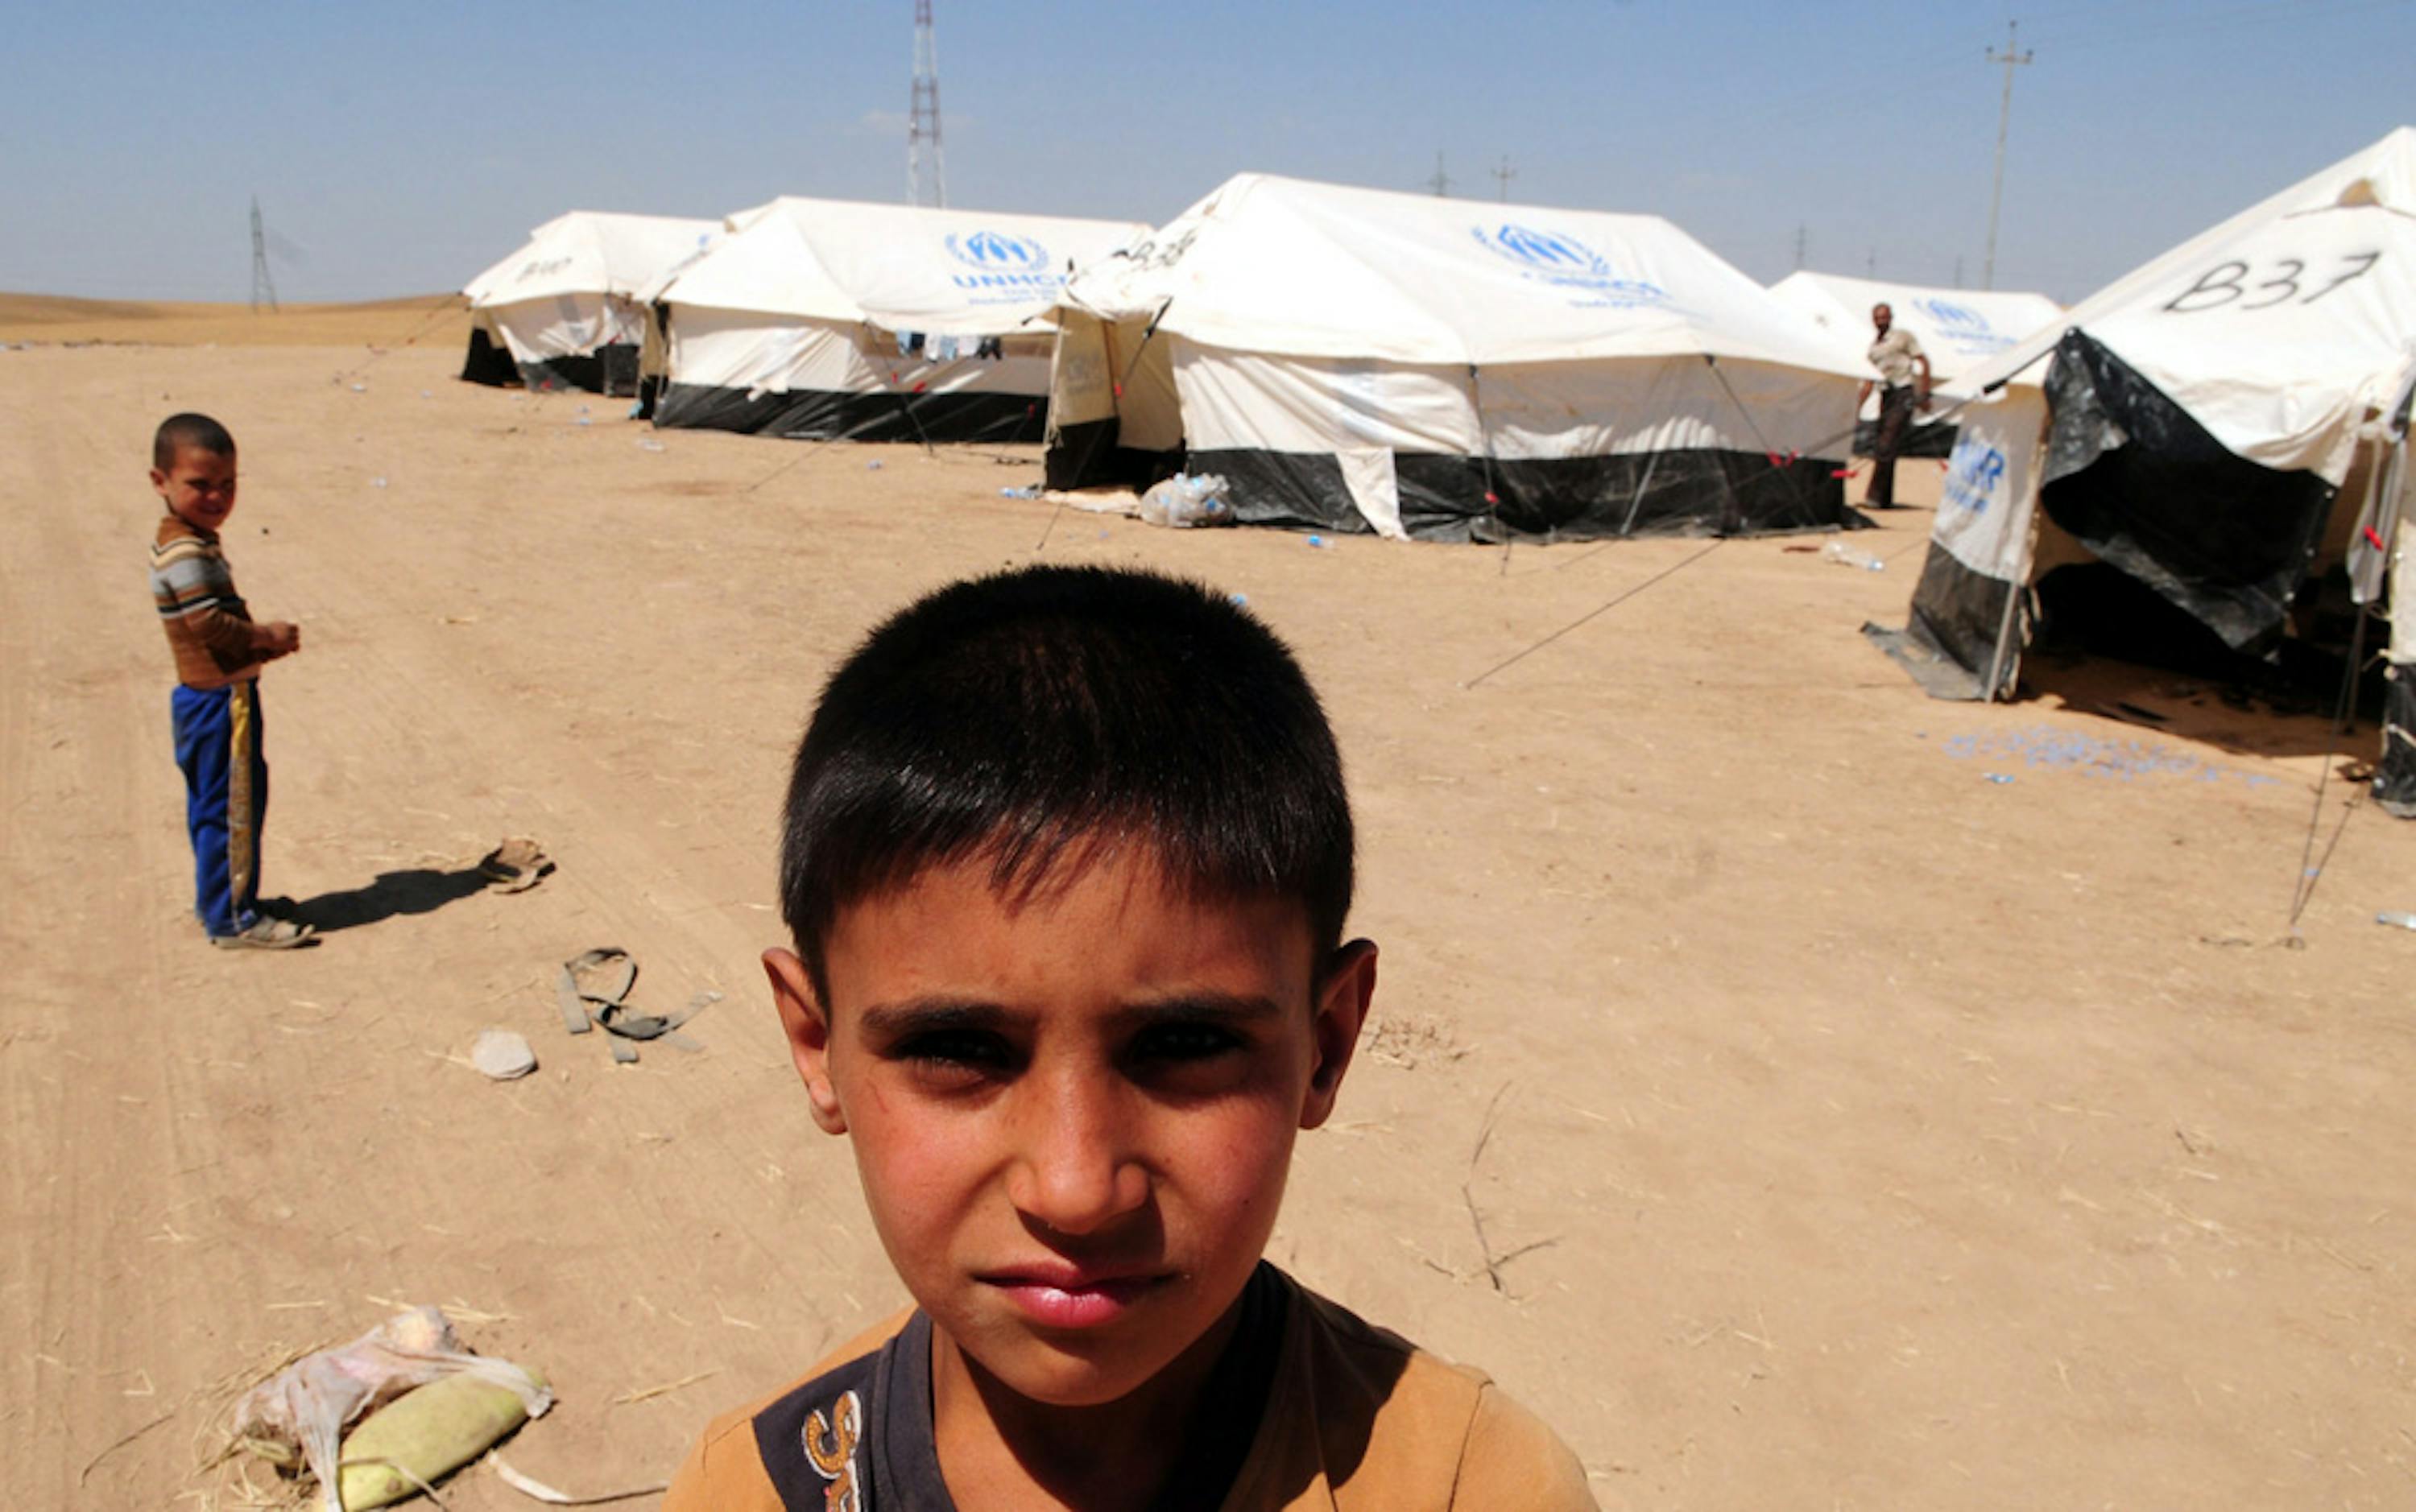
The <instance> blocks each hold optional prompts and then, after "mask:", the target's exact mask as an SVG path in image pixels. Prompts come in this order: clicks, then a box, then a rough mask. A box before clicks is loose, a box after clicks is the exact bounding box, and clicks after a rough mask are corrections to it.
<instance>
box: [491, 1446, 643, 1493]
mask: <svg viewBox="0 0 2416 1512" xmlns="http://www.w3.org/2000/svg"><path fill="white" fill-rule="evenodd" d="M487 1468H488V1469H490V1470H491V1471H493V1472H494V1473H495V1478H496V1479H497V1480H500V1481H502V1482H503V1483H504V1484H505V1485H506V1486H509V1487H510V1488H511V1489H512V1490H516V1491H518V1492H520V1493H521V1495H522V1496H527V1497H533V1498H535V1499H536V1500H537V1501H540V1502H545V1503H548V1504H550V1505H554V1506H596V1505H601V1504H603V1503H605V1502H633V1501H636V1500H637V1499H638V1498H639V1497H641V1496H652V1495H654V1494H655V1493H656V1492H657V1491H667V1490H671V1489H672V1484H671V1482H670V1481H667V1480H666V1481H657V1483H655V1484H654V1485H652V1486H632V1487H630V1488H629V1489H628V1490H625V1491H605V1492H602V1493H601V1494H599V1495H595V1496H573V1495H571V1494H570V1493H569V1492H568V1491H558V1490H554V1489H553V1488H552V1487H551V1486H549V1485H547V1484H546V1483H545V1482H543V1481H541V1480H536V1479H533V1478H531V1477H530V1476H527V1475H521V1473H520V1472H519V1471H517V1470H514V1469H513V1468H512V1467H511V1466H509V1465H507V1464H506V1463H504V1457H503V1456H502V1455H501V1454H500V1453H496V1452H494V1451H489V1453H488V1455H487Z"/></svg>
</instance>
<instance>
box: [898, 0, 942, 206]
mask: <svg viewBox="0 0 2416 1512" xmlns="http://www.w3.org/2000/svg"><path fill="white" fill-rule="evenodd" d="M926 145H928V146H929V148H930V155H931V160H930V167H929V176H928V177H927V176H926V173H925V169H924V162H923V151H924V148H925V147H926ZM906 202H907V203H909V204H935V205H941V206H945V205H946V204H947V202H948V168H947V159H946V157H944V155H943V154H942V152H941V150H940V43H939V39H938V37H936V36H935V35H934V34H933V32H932V30H931V0H914V99H913V103H912V106H911V107H910V109H909V111H908V112H907V118H906Z"/></svg>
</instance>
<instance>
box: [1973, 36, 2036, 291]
mask: <svg viewBox="0 0 2416 1512" xmlns="http://www.w3.org/2000/svg"><path fill="white" fill-rule="evenodd" d="M2021 24H2022V23H2021V22H2017V21H2009V22H2005V50H2004V51H2003V52H1998V51H1997V50H1996V49H1995V48H1993V47H1992V48H1990V49H1988V61H1989V62H1990V63H1992V64H1995V63H2001V64H2003V65H2004V66H2005V98H2004V103H2003V104H2001V105H1999V106H1998V107H1997V181H1996V183H1995V184H1994V185H1993V186H1991V187H1990V188H1989V190H1988V255H1987V257H1986V259H1984V260H1983V261H1982V262H1981V263H1980V287H1981V288H1983V289H1994V288H1995V287H1997V211H1998V208H1999V207H2000V206H2001V204H2003V202H2004V199H2005V126H2006V124H2007V123H2008V122H2010V121H2011V120H2012V119H2013V115H2014V70H2015V69H2016V67H2020V66H2021V65H2023V64H2025V63H2028V62H2030V61H2031V58H2032V57H2033V56H2035V54H2033V53H2030V52H2016V51H2015V50H2014V42H2015V39H2016V33H2017V32H2018V31H2019V30H2020V27H2021Z"/></svg>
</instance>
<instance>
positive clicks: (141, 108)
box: [0, 0, 2416, 300]
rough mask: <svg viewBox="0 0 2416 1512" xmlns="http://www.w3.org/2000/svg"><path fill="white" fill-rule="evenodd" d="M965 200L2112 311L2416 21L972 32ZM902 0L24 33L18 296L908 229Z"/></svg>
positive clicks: (2337, 131) (2192, 8)
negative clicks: (838, 217) (1415, 219)
mask: <svg viewBox="0 0 2416 1512" xmlns="http://www.w3.org/2000/svg"><path fill="white" fill-rule="evenodd" d="M936 9H937V11H938V17H939V53H940V79H941V102H942V105H943V108H944V127H945V141H946V150H947V182H948V193H949V202H950V203H952V204H961V205H967V206H972V207H975V208H989V209H1009V210H1028V211H1034V212H1043V213H1056V214H1066V215H1097V216H1102V217H1116V218H1134V219H1141V220H1150V221H1158V220H1164V219H1166V218H1168V217H1170V216H1172V215H1174V214H1175V213H1176V212H1178V211H1180V210H1181V209H1182V208H1183V207H1184V206H1185V205H1186V204H1188V203H1190V202H1192V201H1193V200H1196V199H1198V198H1199V197H1200V195H1202V194H1204V193H1206V192H1207V191H1208V190H1209V189H1210V188H1212V187H1215V186H1216V184H1217V183H1218V182H1219V181H1221V180H1222V179H1223V178H1225V177H1226V176H1227V175H1229V174H1231V173H1233V172H1239V171H1241V170H1244V169H1259V170H1264V171H1268V172H1285V173H1292V174H1298V175H1302V176H1306V177H1314V178H1327V179H1336V180H1340V181H1344V182H1349V183H1356V184H1367V185H1373V186H1378V187H1397V188H1405V189H1407V188H1416V187H1419V186H1420V185H1421V183H1422V181H1424V180H1425V179H1426V178H1427V177H1428V176H1429V175H1431V174H1432V173H1433V172H1434V168H1435V154H1436V152H1437V151H1438V150H1441V151H1442V152H1443V153H1444V154H1445V155H1446V157H1445V161H1446V166H1447V171H1448V172H1449V173H1450V174H1451V176H1452V177H1453V179H1454V180H1455V181H1456V183H1455V186H1454V187H1453V189H1452V192H1453V193H1454V194H1456V195H1460V196H1465V197H1469V198H1483V199H1491V198H1493V197H1494V196H1495V195H1496V193H1497V192H1498V186H1497V184H1496V182H1495V180H1494V179H1493V178H1492V177H1491V176H1490V174H1489V173H1488V172H1487V170H1488V169H1490V168H1491V167H1493V166H1494V165H1496V164H1497V163H1499V162H1500V161H1501V159H1502V157H1504V156H1506V157H1508V158H1509V160H1510V163H1511V165H1512V166H1513V167H1514V168H1515V169H1516V171H1517V174H1518V176H1517V178H1516V179H1515V180H1513V181H1512V183H1511V185H1510V190H1511V198H1512V199H1514V200H1518V201H1524V202H1531V203H1542V204H1557V205H1573V206H1583V207H1588V208H1595V209H1608V210H1623V211H1639V212H1650V213H1654V214H1659V215H1664V216H1668V217H1670V218H1671V219H1673V220H1675V221H1677V222H1678V223H1679V224H1680V225H1682V226H1684V227H1685V228H1686V229H1687V230H1688V231H1690V232H1693V233H1694V234H1695V235H1696V236H1697V237H1698V238H1699V239H1700V240H1702V241H1704V242H1706V243H1708V244H1709V245H1710V246H1711V247H1713V248H1714V250H1716V251H1718V252H1719V253H1720V254H1721V255H1723V256H1725V257H1727V258H1728V259H1729V261H1731V262H1735V263H1737V264H1738V265H1739V266H1740V267H1742V268H1744V271H1745V272H1747V273H1749V274H1751V275H1753V276H1754V277H1757V278H1760V279H1763V280H1765V281H1766V280H1769V279H1773V278H1775V277H1780V276H1781V275H1783V274H1785V273H1786V272H1787V271H1788V270H1789V268H1790V267H1792V266H1793V265H1794V249H1795V240H1796V234H1797V231H1798V228H1799V227H1801V228H1802V229H1803V232H1804V237H1805V240H1806V243H1807V246H1808V248H1809V255H1808V257H1807V259H1806V262H1807V265H1809V266H1812V267H1816V268H1823V269H1826V270H1829V271H1833V272H1841V273H1856V274H1859V273H1863V272H1865V270H1866V268H1869V267H1870V266H1872V264H1873V262H1874V260H1875V262H1876V267H1877V271H1878V272H1879V273H1880V275H1881V276H1883V277H1903V278H1907V279H1911V280H1914V281H1924V282H1934V283H1940V284H1945V283H1952V282H1954V281H1955V272H1956V262H1957V259H1958V258H1959V259H1960V260H1961V268H1962V277H1963V281H1964V282H1965V283H1967V284H1969V285H1971V286H1975V287H1976V286H1977V284H1978V282H1979V279H1980V275H1981V262H1982V256H1983V250H1984V244H1985V241H1986V228H1987V213H1988V184H1989V174H1990V164H1991V156H1992V153H1993V150H1994V145H1995V140H1996V128H1997V112H1998V99H1999V93H2000V90H2001V86H2002V82H2003V78H2004V74H2003V70H2002V69H2001V68H1991V67H1989V66H1988V65H1987V63H1986V60H1985V58H1984V56H1983V52H1984V50H1985V49H1986V47H1987V46H1989V45H1990V44H1991V43H1996V44H2000V45H2001V43H2002V42H2003V39H2004V37H2005V23H2006V22H2007V20H2008V19H2009V18H2011V17H2016V16H2017V17H2019V19H2020V21H2021V44H2022V45H2023V46H2024V47H2025V48H2029V49H2032V50H2034V52H2035V54H2036V58H2037V61H2036V62H2035V63H2034V64H2032V65H2031V66H2030V67H2024V68H2021V69H2019V70H2018V74H2017V77H2016V80H2015V98H2014V112H2013V131H2012V142H2011V146H2010V150H2009V154H2008V158H2007V168H2006V183H2005V198H2004V212H2003V230H2002V232H2001V235H2000V238H1999V246H1998V255H1997V280H1996V281H1997V285H1998V287H2000V288H2035V289H2043V290H2045V291H2046V292H2048V293H2051V294H2054V295H2056V296H2057V297H2059V298H2061V299H2065V300H2071V299H2075V298H2077V297H2079V296H2080V295H2083V294H2085V293H2087V292H2090V291H2091V290H2092V289H2094V288H2096V287H2097V286H2098V285H2100V284H2102V283H2105V282H2106V281H2108V280H2109V279H2111V278H2113V277H2117V276H2118V275H2120V274H2122V272H2124V271H2125V270H2126V269H2128V268H2130V267H2131V266H2133V265H2135V264H2137V262H2142V261H2144V260H2145V259H2147V258H2148V257H2150V256H2152V255H2153V254H2155V253H2156V252H2158V251H2160V250H2162V249H2163V248H2164V247H2167V246H2169V245H2171V244H2172V243H2174V242H2176V241H2179V240H2181V239H2182V237H2184V236H2186V235H2189V234H2190V233H2192V232H2196V231H2197V230H2200V229H2202V228H2203V227H2205V226H2206V225H2208V224H2210V223H2212V221H2214V220H2216V219H2218V218H2220V217H2223V216H2224V215H2226V214H2228V213H2229V212H2230V211H2232V210H2235V209H2238V208H2240V207H2241V206H2242V205H2244V204H2246V203H2248V202H2251V201H2252V200H2255V199H2257V198H2258V197H2261V196H2262V195H2264V194H2267V193H2269V192H2271V191H2272V190H2273V189H2276V188H2278V187H2282V186H2283V185H2285V184H2287V183H2288V182H2290V181H2291V180H2293V179H2296V178H2299V177H2301V176H2303V175H2304V174H2306V173H2308V172H2313V171H2314V170H2316V169H2317V168H2319V167H2321V166H2322V165H2323V164H2324V163H2326V162H2329V161H2331V160H2332V159H2333V158H2335V157H2342V156H2344V155H2346V154H2348V152H2350V151H2352V150H2354V149H2356V148H2358V147H2361V146H2363V145H2365V144H2366V143H2367V142H2372V141H2373V140H2374V139H2376V138H2378V137H2380V136H2381V135H2382V134H2383V133H2384V132H2386V131H2387V130H2389V129H2390V128H2391V127H2394V126H2397V125H2400V124H2402V123H2404V122H2406V121H2408V120H2411V119H2416V89H2411V87H2410V84H2409V79H2408V70H2407V59H2408V42H2409V39H2410V37H2416V24H2411V23H2416V0H2209V3H2204V4H2180V3H2173V0H2097V3H2094V4H2080V3H2076V0H2042V3H2041V4H2039V5H2037V6H2035V7H2031V6H2024V5H2019V4H2016V5H2014V6H2011V7H2008V6H2004V5H2000V4H1971V5H1965V4H1956V3H1952V0H1946V3H1940V0H1931V3H1927V4H1917V3H1889V4H1867V5H1855V4H1847V5H1843V6H1833V7H1820V9H1818V10H1810V9H1808V8H1798V7H1788V6H1781V5H1777V4H1774V3H1767V0H1763V3H1752V0H1696V3H1692V4H1686V3H1679V0H1624V3H1597V4H1572V3H1548V0H1497V3H1495V4H1490V5H1461V6H1455V5H1444V4H1439V3H1428V0H1393V3H1389V4H1384V5H1375V4H1367V3H1362V0H1345V3H1328V4H1307V3H1303V0H1290V3H1278V0H1232V3H1226V4H1216V5H1208V4H1192V5H1186V6H1173V5H1151V4H1134V3H1130V0H1126V3H1125V4H1109V3H1107V0H1065V3H1062V4H1047V3H1037V0H1034V3H1023V4H1009V3H1006V0H936ZM912 12H913V7H912V5H911V4H910V3H909V0H821V3H816V0H782V3H771V0H763V3H757V0H730V3H716V0H695V3H692V4H689V5H686V6H674V5H663V4H652V5H627V4H620V3H617V0H591V3H586V4H580V5H575V6H574V5H556V4H551V3H545V0H525V3H520V4H512V5H466V4H453V3H449V0H436V3H426V4H418V5H411V6H400V5H392V4H387V3H384V0H349V3H344V4H336V5H329V4H325V3H311V4H303V3H288V0H263V3H259V4H254V5H250V6H246V7H241V8H240V9H238V8H237V7H197V6H192V5H189V4H183V5H165V4H141V5H136V4H113V3H110V0H97V3H93V4H88V5H83V6H68V5H43V6H35V5H25V6H21V7H14V9H13V10H12V13H11V15H10V18H9V22H8V52H7V56H8V63H9V65H10V66H9V67H8V75H9V80H8V86H7V88H6V89H5V90H0V289H7V290H11V291H38V292H53V293H72V294H86V295H94V296H100V297H127V298H135V297H156V298H173V299H238V300H239V299H241V298H243V297H244V296H245V294H246V292H248V289H249V268H250V248H249V239H248V231H247V226H246V212H247V206H248V202H249V198H250V196H251V195H253V194H254V193H257V194H258V195H259V197H260V201H261V204H262V207H263V210H264V214H265V216H266V217H267V221H268V225H269V228H270V230H271V232H273V233H274V234H275V235H276V237H277V238H278V241H279V252H278V255H277V258H276V261H275V262H274V268H275V273H276V277H277V282H278V288H279V292H280V293H281V294H283V295H284V297H285V298H287V299H289V300H310V299H353V298H369V297H377V296H383V295H399V294H408V293H418V292H433V291H436V290H440V289H445V288H449V287H456V286H458V285H460V284H461V282H462V281H463V280H465V279H467V278H468V277H471V276H472V275H473V274H475V273H476V272H477V271H478V270H479V269H480V268H482V267H484V266H485V265H486V264H488V263H489V262H493V261H495V260H496V259H498V258H501V257H503V256H504V255H506V253H508V252H510V251H511V250H512V249H513V248H514V247H516V246H518V245H519V243H520V241H521V236H522V234H523V232H525V231H526V230H527V229H528V228H529V227H531V226H533V225H535V224H536V223H537V222H538V221H540V220H544V219H546V218H548V217H551V216H553V215H555V214H557V213H559V212H561V211H563V210H566V209H570V208H574V207H577V208H586V209H612V210H645V211H656V212H661V213H665V214H680V215H718V214H721V213H723V212H725V211H728V210H732V209H735V208H738V207H740V206H742V205H746V204H750V203H755V202H761V201H763V200H765V199H768V198H770V197H771V196H772V195H774V194H777V193H808V194H819V195H827V196H835V197H841V198H859V199H882V200H896V199H901V198H903V196H904V192H905V114H906V107H907V98H908V77H909V72H910V66H911V63H912V46H913V37H912Z"/></svg>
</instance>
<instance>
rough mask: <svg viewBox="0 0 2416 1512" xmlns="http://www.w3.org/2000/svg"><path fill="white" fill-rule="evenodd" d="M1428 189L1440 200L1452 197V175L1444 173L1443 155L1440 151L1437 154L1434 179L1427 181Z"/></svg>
mask: <svg viewBox="0 0 2416 1512" xmlns="http://www.w3.org/2000/svg"><path fill="white" fill-rule="evenodd" d="M1427 188H1430V189H1432V190H1434V192H1435V198H1436V199H1438V200H1445V199H1449V198H1450V197H1451V175H1450V174H1449V173H1446V172H1443V171H1442V152H1441V151H1440V150H1438V151H1437V152H1436V153H1435V171H1434V177H1432V178H1430V179H1428V180H1427Z"/></svg>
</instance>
